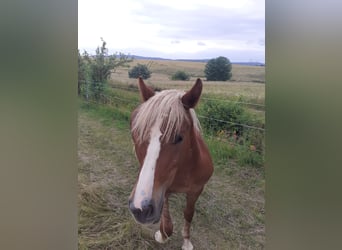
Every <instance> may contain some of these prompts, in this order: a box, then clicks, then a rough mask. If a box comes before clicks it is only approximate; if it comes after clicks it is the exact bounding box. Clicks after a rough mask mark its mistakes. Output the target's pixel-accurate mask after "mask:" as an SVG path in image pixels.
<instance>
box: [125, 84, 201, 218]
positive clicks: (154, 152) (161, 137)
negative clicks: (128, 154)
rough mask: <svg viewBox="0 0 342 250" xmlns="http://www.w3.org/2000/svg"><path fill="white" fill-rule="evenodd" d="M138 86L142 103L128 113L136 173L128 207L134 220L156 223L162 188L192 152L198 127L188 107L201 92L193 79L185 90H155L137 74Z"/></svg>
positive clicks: (159, 209)
mask: <svg viewBox="0 0 342 250" xmlns="http://www.w3.org/2000/svg"><path fill="white" fill-rule="evenodd" d="M139 89H140V93H141V97H142V100H143V103H142V104H141V105H140V106H139V107H138V108H137V109H135V110H134V111H133V113H132V116H131V132H132V138H133V142H134V146H135V152H136V156H137V158H138V160H139V163H140V173H139V177H138V180H137V182H136V184H135V186H134V188H133V190H132V193H131V195H130V198H129V208H130V210H131V212H132V214H133V215H134V217H135V219H136V220H137V221H138V222H140V223H144V224H145V223H157V222H158V221H159V219H160V215H161V210H162V208H163V201H164V195H165V192H166V190H167V189H168V188H170V186H171V185H172V183H173V181H174V178H175V175H176V173H177V171H178V170H179V168H181V167H186V166H184V163H186V162H187V161H189V159H190V157H191V155H192V144H193V139H194V137H195V136H196V134H197V133H198V130H199V123H198V120H197V117H196V114H195V112H194V110H193V109H192V108H194V107H195V105H196V104H197V102H198V100H199V97H200V95H201V92H202V81H201V80H200V79H197V81H196V83H195V85H194V86H193V87H192V88H191V90H189V91H188V92H182V91H178V90H164V91H161V92H159V93H155V92H154V91H153V90H152V89H151V88H149V87H147V86H146V85H145V83H144V82H143V80H142V79H141V78H139ZM185 165H186V164H185Z"/></svg>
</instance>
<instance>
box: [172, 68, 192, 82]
mask: <svg viewBox="0 0 342 250" xmlns="http://www.w3.org/2000/svg"><path fill="white" fill-rule="evenodd" d="M171 79H172V80H181V81H189V80H190V75H189V74H187V73H186V72H185V71H182V70H178V71H177V72H176V73H174V74H173V75H172V77H171Z"/></svg>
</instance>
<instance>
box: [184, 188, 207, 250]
mask: <svg viewBox="0 0 342 250" xmlns="http://www.w3.org/2000/svg"><path fill="white" fill-rule="evenodd" d="M202 190H203V189H201V190H200V191H199V192H197V193H191V194H187V195H186V207H185V209H184V227H183V231H182V235H183V239H184V242H183V246H182V249H183V250H192V249H193V246H192V244H191V241H190V225H191V221H192V217H193V216H194V212H195V203H196V201H197V199H198V197H199V195H200V194H201V193H202Z"/></svg>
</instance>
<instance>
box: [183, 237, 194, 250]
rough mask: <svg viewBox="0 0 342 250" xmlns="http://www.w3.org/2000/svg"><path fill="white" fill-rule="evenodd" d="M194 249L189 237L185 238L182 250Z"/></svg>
mask: <svg viewBox="0 0 342 250" xmlns="http://www.w3.org/2000/svg"><path fill="white" fill-rule="evenodd" d="M192 249H194V247H193V245H192V244H191V241H190V240H189V239H184V242H183V246H182V250H192Z"/></svg>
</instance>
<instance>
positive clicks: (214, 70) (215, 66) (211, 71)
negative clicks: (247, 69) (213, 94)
mask: <svg viewBox="0 0 342 250" xmlns="http://www.w3.org/2000/svg"><path fill="white" fill-rule="evenodd" d="M231 70H232V64H231V63H230V61H229V59H228V58H226V57H223V56H220V57H217V58H214V59H211V60H209V61H208V62H207V64H206V65H205V70H204V73H205V76H206V78H207V80H208V81H227V80H229V79H230V78H231V77H232V73H231Z"/></svg>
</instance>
